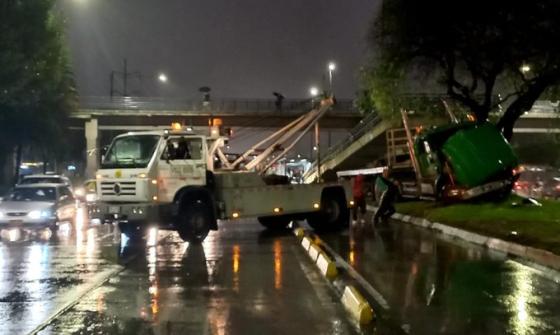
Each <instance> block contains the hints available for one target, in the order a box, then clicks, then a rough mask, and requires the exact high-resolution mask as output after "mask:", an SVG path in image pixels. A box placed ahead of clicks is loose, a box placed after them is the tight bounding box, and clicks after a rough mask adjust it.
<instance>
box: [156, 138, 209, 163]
mask: <svg viewBox="0 0 560 335" xmlns="http://www.w3.org/2000/svg"><path fill="white" fill-rule="evenodd" d="M161 159H164V160H191V159H192V160H200V159H202V139H201V138H196V137H195V138H185V137H175V138H170V139H168V140H167V145H166V148H165V150H164V151H163V154H162V155H161Z"/></svg>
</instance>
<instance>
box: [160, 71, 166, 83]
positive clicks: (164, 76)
mask: <svg viewBox="0 0 560 335" xmlns="http://www.w3.org/2000/svg"><path fill="white" fill-rule="evenodd" d="M158 80H159V81H160V82H162V83H167V75H166V74H165V73H160V74H159V76H158Z"/></svg>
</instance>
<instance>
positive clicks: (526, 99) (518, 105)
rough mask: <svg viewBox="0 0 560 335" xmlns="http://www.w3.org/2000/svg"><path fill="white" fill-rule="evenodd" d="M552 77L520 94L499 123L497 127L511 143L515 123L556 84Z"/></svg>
mask: <svg viewBox="0 0 560 335" xmlns="http://www.w3.org/2000/svg"><path fill="white" fill-rule="evenodd" d="M554 81H555V80H554V79H553V78H551V77H548V78H546V77H543V78H542V80H539V81H536V82H535V83H534V84H532V85H530V86H528V88H527V90H526V91H525V92H524V93H522V94H520V95H519V96H518V97H517V99H516V100H515V101H513V103H512V104H511V105H509V107H508V108H507V109H506V112H505V113H504V115H503V116H502V118H501V119H500V121H498V124H497V127H498V129H500V130H501V131H502V133H503V134H504V137H505V138H506V139H507V140H508V141H509V140H511V138H512V137H513V126H514V125H515V121H517V119H519V117H520V116H521V115H523V113H525V112H526V111H528V110H530V109H531V108H532V107H533V104H534V103H535V101H536V100H537V99H538V98H539V96H540V95H541V94H542V93H543V92H544V90H545V89H546V88H547V87H549V86H550V85H552V84H553V83H554Z"/></svg>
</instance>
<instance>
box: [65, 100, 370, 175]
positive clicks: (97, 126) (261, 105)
mask: <svg viewBox="0 0 560 335" xmlns="http://www.w3.org/2000/svg"><path fill="white" fill-rule="evenodd" d="M311 105H312V101H311V100H310V99H301V100H284V101H282V103H281V104H278V102H277V101H275V100H241V99H220V100H214V101H210V102H208V103H203V102H201V101H194V100H184V99H167V98H165V99H164V98H144V97H81V98H80V106H79V109H78V111H77V112H75V113H74V114H72V115H71V116H70V127H71V129H74V130H78V131H82V130H83V131H84V133H85V139H86V150H87V152H88V155H87V168H86V169H87V174H88V175H90V176H91V175H93V173H94V171H95V170H96V169H97V162H98V160H99V153H98V151H99V150H97V148H99V147H100V146H102V145H100V139H101V138H102V133H103V132H105V133H107V134H109V136H108V138H112V137H113V136H114V134H115V133H116V132H123V131H134V130H149V129H155V128H162V127H169V126H170V125H171V123H172V122H181V123H183V124H185V125H189V126H192V127H195V128H196V127H206V126H208V124H209V122H210V120H212V119H221V122H222V124H223V126H224V127H232V128H233V129H251V130H250V131H252V132H255V129H263V130H264V129H270V128H272V129H277V128H280V127H282V126H284V125H286V124H288V123H289V122H290V121H292V120H294V119H295V118H297V117H298V116H300V115H302V114H304V113H307V112H308V111H309V110H310V109H311ZM360 119H361V116H360V114H359V113H358V112H357V110H356V109H355V108H354V107H353V104H352V101H351V100H339V101H337V102H336V104H335V106H334V107H333V108H332V109H331V110H330V111H329V112H328V113H327V114H326V115H325V116H324V117H323V118H322V120H321V123H320V125H321V128H322V132H323V133H325V136H324V137H325V138H328V141H327V142H326V143H325V144H326V145H327V146H330V145H331V133H332V132H334V133H340V132H341V131H342V132H344V134H345V133H346V132H347V130H349V129H352V128H353V127H354V126H355V125H356V124H358V122H359V121H360ZM245 137H247V134H245ZM335 137H336V136H335ZM246 140H247V138H246ZM335 140H336V139H335ZM103 142H104V143H107V140H105V141H103ZM103 142H102V143H103Z"/></svg>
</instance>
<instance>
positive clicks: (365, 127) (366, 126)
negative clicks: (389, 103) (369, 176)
mask: <svg viewBox="0 0 560 335" xmlns="http://www.w3.org/2000/svg"><path fill="white" fill-rule="evenodd" d="M380 122H381V117H379V115H378V114H377V113H375V112H372V113H370V114H368V115H367V116H366V117H365V118H363V119H362V120H360V123H358V124H357V125H356V126H355V127H354V128H352V130H350V134H349V135H348V137H346V138H345V139H344V140H342V141H340V142H339V143H337V144H336V145H334V146H332V147H330V148H329V150H328V151H327V152H326V154H325V155H324V156H323V157H321V166H323V165H324V164H325V162H327V161H329V160H331V159H332V158H333V157H336V156H337V155H338V154H340V153H341V152H342V151H343V150H344V149H346V148H348V147H349V146H350V145H351V144H352V143H353V142H354V141H356V140H357V139H359V138H360V137H362V136H363V135H364V134H365V133H367V132H368V131H370V130H371V129H373V127H375V126H377V125H378V124H379V123H380ZM316 170H317V161H315V162H313V164H312V165H311V167H310V168H309V170H308V174H311V173H315V172H316Z"/></svg>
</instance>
